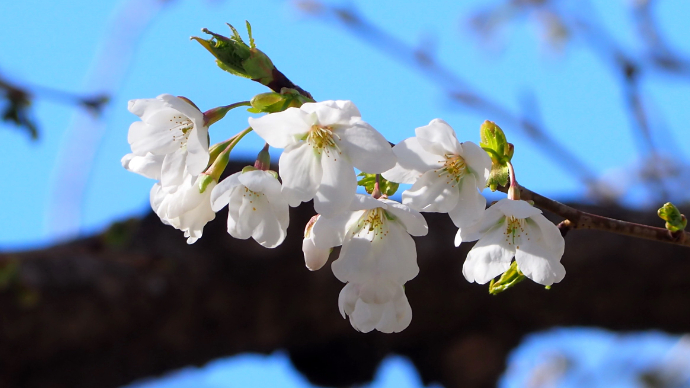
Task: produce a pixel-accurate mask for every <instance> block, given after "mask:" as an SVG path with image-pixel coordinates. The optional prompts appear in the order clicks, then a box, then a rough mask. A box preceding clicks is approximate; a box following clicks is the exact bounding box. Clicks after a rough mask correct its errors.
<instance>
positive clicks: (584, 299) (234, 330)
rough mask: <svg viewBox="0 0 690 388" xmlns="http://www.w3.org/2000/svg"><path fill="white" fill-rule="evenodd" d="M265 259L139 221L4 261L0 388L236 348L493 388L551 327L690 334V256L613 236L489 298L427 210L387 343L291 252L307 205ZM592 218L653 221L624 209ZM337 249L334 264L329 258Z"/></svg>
mask: <svg viewBox="0 0 690 388" xmlns="http://www.w3.org/2000/svg"><path fill="white" fill-rule="evenodd" d="M291 210H292V211H291V214H290V215H291V218H292V219H291V226H290V229H289V236H288V239H287V240H286V241H285V243H284V244H283V245H281V246H280V247H278V248H276V249H265V248H263V247H261V246H259V245H258V244H257V243H255V242H254V241H253V240H248V241H242V240H236V239H233V238H231V237H230V236H229V235H228V234H227V233H226V232H225V218H226V216H227V211H221V212H220V213H218V216H217V218H216V220H214V221H213V222H211V223H210V224H209V225H207V226H206V229H205V233H204V237H203V238H202V239H201V240H200V241H198V242H197V243H196V244H194V245H191V246H188V245H187V244H186V243H185V239H184V238H183V237H182V233H181V232H179V231H177V230H174V229H173V228H172V227H169V226H165V225H163V224H162V223H161V222H160V221H159V220H158V218H157V217H156V216H155V215H153V214H151V215H149V216H147V217H145V218H144V219H142V220H131V221H127V222H124V223H119V224H115V225H113V226H112V227H111V228H110V230H108V231H107V232H105V233H103V234H101V235H98V236H93V237H89V238H85V239H81V240H78V241H74V242H71V243H68V244H64V245H60V246H55V247H52V248H48V249H43V250H39V251H33V252H19V253H6V254H2V255H0V267H1V268H2V269H0V287H1V288H2V290H1V291H0V330H1V331H0V368H1V369H0V371H1V373H0V386H1V387H55V388H62V387H99V388H104V387H117V386H119V385H122V384H126V383H129V382H131V381H133V380H135V379H138V378H142V377H147V376H154V375H157V374H160V373H162V372H165V371H169V370H171V369H174V368H180V367H183V366H186V365H191V364H193V365H200V364H203V363H205V362H208V361H209V360H212V359H214V358H218V357H222V356H229V355H233V354H238V353H242V352H261V353H268V352H272V351H274V350H276V349H286V350H287V352H288V353H289V355H290V358H291V359H292V361H293V363H294V365H295V366H296V368H297V369H298V370H300V371H301V372H302V373H304V374H305V375H306V376H307V377H308V378H309V380H310V381H312V382H314V383H316V384H320V385H333V386H347V385H351V384H353V383H361V382H365V381H367V380H370V379H371V378H372V377H373V375H374V372H375V370H376V368H377V366H378V364H379V362H380V361H381V360H382V359H383V358H384V357H385V356H386V355H387V354H390V353H397V354H402V355H405V356H407V357H409V358H410V359H411V360H412V361H413V362H414V364H415V365H416V367H417V368H418V370H419V372H420V373H421V376H422V379H423V380H424V381H425V382H432V381H437V382H440V383H441V384H443V385H445V386H446V387H491V386H494V385H495V383H496V380H497V378H498V377H499V375H500V374H501V373H502V372H503V370H504V368H505V362H506V355H507V354H508V352H509V351H510V350H511V349H513V348H514V347H515V346H516V345H517V344H518V343H519V342H520V340H521V339H522V337H523V336H524V335H525V334H527V333H531V332H534V331H538V330H543V329H547V328H549V327H552V326H556V325H558V326H573V325H578V326H598V327H603V328H607V329H612V330H645V329H661V330H664V331H667V332H675V333H681V332H688V331H690V313H689V312H688V311H689V310H688V308H689V307H688V306H690V292H688V290H689V289H690V278H689V276H688V274H690V250H688V249H687V248H681V247H676V246H672V245H665V244H662V243H653V242H648V241H639V240H634V239H631V238H626V237H619V236H615V235H610V234H603V233H593V232H588V231H574V232H571V233H570V234H569V235H568V236H567V237H566V254H565V256H564V258H563V263H564V264H565V267H566V270H567V271H568V273H567V275H566V277H565V280H564V281H563V282H562V283H561V284H557V285H555V286H554V287H553V288H552V289H551V290H545V289H544V287H541V286H539V285H537V284H534V283H532V282H531V281H525V282H523V283H521V284H519V285H518V286H517V287H516V288H514V289H511V290H509V291H508V292H506V293H503V294H500V295H498V296H491V295H489V294H488V293H487V287H486V286H479V285H476V284H469V283H467V282H466V281H465V279H464V278H463V277H462V274H461V268H462V263H463V261H464V258H465V255H466V253H467V250H468V249H469V248H470V247H471V244H463V246H462V247H461V248H459V249H458V248H454V247H453V236H454V234H455V231H456V229H455V228H454V227H453V225H452V223H451V222H450V219H449V218H448V216H447V215H438V214H426V215H425V216H426V218H427V220H428V222H429V225H430V233H429V236H427V237H423V238H417V239H416V242H417V250H418V262H419V266H420V274H419V276H417V278H415V279H413V280H412V281H410V282H409V283H407V286H406V292H407V295H408V297H409V301H410V304H411V305H412V310H413V319H412V324H411V325H410V327H409V328H407V329H406V330H405V331H404V332H402V333H399V334H381V333H378V332H375V333H369V334H362V333H358V332H356V331H355V330H354V329H352V327H351V326H350V324H349V322H348V321H347V320H345V319H343V318H342V317H341V316H340V314H339V312H338V305H337V300H338V293H339V291H340V289H341V288H342V287H343V284H342V283H340V282H339V281H338V280H336V279H335V277H334V276H333V274H332V273H331V271H330V268H329V267H328V265H327V266H326V267H324V268H323V269H321V270H320V271H317V272H309V271H308V270H307V269H306V268H305V266H304V262H303V259H302V254H301V243H302V232H303V227H304V225H305V223H306V222H307V220H308V219H309V218H310V217H311V216H312V215H313V208H312V206H311V204H304V205H303V206H301V207H299V208H296V209H291ZM589 210H591V211H594V212H596V213H600V214H605V215H608V216H612V217H616V218H621V219H626V220H631V221H638V222H647V223H651V224H656V225H660V224H661V221H660V220H658V219H655V216H654V214H653V212H649V215H648V216H645V217H641V216H640V215H639V214H635V213H633V212H630V211H625V210H620V209H613V208H607V209H603V208H600V209H594V208H589ZM336 254H337V252H334V253H333V254H332V255H331V259H333V258H334V257H335V255H336Z"/></svg>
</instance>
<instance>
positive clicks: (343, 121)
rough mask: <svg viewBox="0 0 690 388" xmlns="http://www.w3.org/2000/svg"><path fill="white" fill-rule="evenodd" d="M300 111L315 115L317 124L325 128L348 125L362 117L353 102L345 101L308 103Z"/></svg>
mask: <svg viewBox="0 0 690 388" xmlns="http://www.w3.org/2000/svg"><path fill="white" fill-rule="evenodd" d="M300 109H301V110H302V111H303V112H305V113H308V114H315V115H316V117H317V120H318V122H317V123H315V124H320V125H323V126H327V125H334V126H339V125H348V124H350V121H351V120H352V118H353V117H361V116H362V115H361V114H360V113H359V109H357V107H356V106H355V104H354V103H353V102H352V101H345V100H337V101H333V100H329V101H321V102H308V103H306V104H303V105H302V107H301V108H300Z"/></svg>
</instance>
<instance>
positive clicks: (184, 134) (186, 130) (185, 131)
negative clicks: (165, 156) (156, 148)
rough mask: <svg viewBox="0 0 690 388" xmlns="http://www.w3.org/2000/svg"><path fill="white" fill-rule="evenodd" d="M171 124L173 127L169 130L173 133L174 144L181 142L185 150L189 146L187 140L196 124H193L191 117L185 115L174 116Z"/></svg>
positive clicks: (181, 146)
mask: <svg viewBox="0 0 690 388" xmlns="http://www.w3.org/2000/svg"><path fill="white" fill-rule="evenodd" d="M170 122H171V123H172V125H171V127H170V128H168V130H169V131H170V132H172V137H173V143H175V142H180V148H183V147H184V146H186V145H187V140H188V139H189V134H190V133H191V131H192V129H193V128H194V123H192V120H190V119H189V117H187V116H183V115H179V116H173V117H172V118H171V119H170Z"/></svg>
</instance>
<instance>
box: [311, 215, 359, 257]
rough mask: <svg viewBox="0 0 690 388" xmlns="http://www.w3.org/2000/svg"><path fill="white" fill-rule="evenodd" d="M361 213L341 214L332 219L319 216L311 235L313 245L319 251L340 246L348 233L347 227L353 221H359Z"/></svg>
mask: <svg viewBox="0 0 690 388" xmlns="http://www.w3.org/2000/svg"><path fill="white" fill-rule="evenodd" d="M361 215H362V212H361V211H357V212H342V213H339V214H336V215H335V216H333V217H324V216H320V217H319V219H318V220H316V223H314V226H313V227H312V230H311V233H312V234H313V240H314V244H315V245H316V246H317V247H319V248H321V249H330V248H332V247H337V246H339V245H342V243H343V239H344V238H345V235H346V234H347V233H348V230H347V225H348V224H349V223H350V222H351V220H353V219H355V220H356V219H359V217H360V216H361Z"/></svg>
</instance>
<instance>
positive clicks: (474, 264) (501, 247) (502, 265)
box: [462, 225, 515, 284]
mask: <svg viewBox="0 0 690 388" xmlns="http://www.w3.org/2000/svg"><path fill="white" fill-rule="evenodd" d="M505 239H506V235H505V226H504V225H500V226H497V227H495V228H494V229H491V230H489V231H488V232H487V233H486V235H484V237H482V238H481V239H480V240H479V241H478V242H477V243H476V244H475V245H474V247H473V248H472V249H471V250H470V252H469V253H468V254H467V260H465V263H464V264H463V266H462V274H463V275H465V279H467V281H468V282H470V283H471V282H477V283H479V284H485V283H487V282H488V281H489V280H491V279H493V278H495V277H496V276H498V275H500V274H502V273H503V272H505V271H506V270H507V269H508V268H510V262H511V261H512V258H513V256H515V250H514V248H513V247H512V246H509V245H508V244H507V243H506V241H505Z"/></svg>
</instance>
